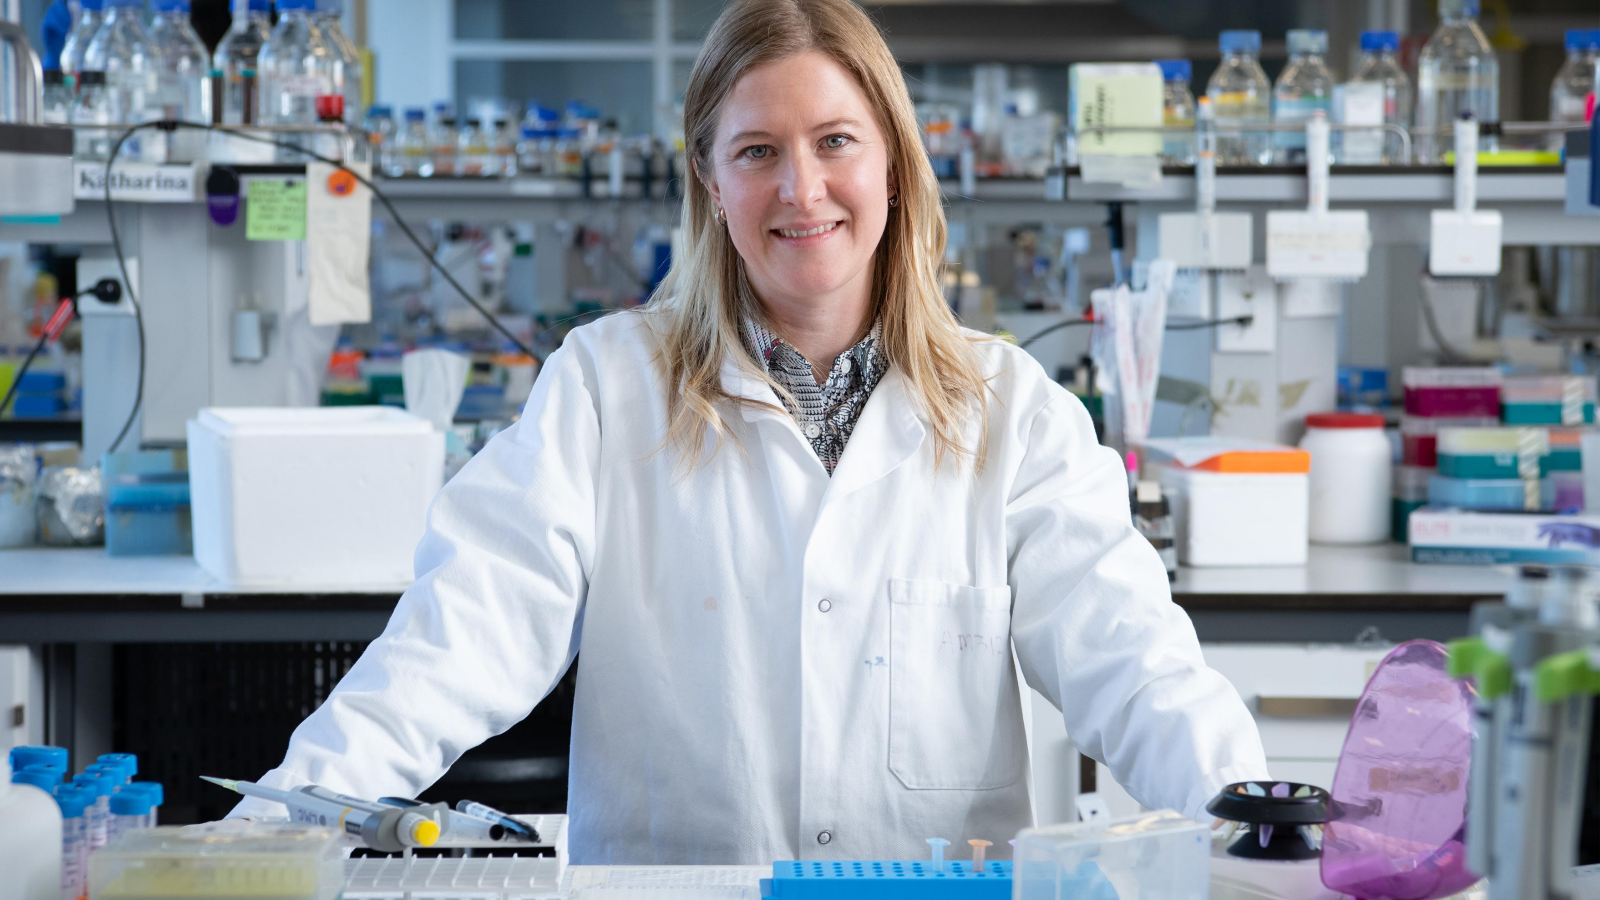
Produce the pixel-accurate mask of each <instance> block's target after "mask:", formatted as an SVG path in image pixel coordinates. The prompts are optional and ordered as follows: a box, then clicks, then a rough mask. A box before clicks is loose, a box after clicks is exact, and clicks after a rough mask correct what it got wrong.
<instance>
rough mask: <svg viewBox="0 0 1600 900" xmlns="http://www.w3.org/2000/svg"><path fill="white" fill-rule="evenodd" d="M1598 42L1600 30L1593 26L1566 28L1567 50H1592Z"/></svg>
mask: <svg viewBox="0 0 1600 900" xmlns="http://www.w3.org/2000/svg"><path fill="white" fill-rule="evenodd" d="M1596 44H1600V30H1597V29H1594V28H1568V29H1567V52H1568V53H1571V52H1572V51H1574V50H1592V49H1594V47H1595V46H1596Z"/></svg>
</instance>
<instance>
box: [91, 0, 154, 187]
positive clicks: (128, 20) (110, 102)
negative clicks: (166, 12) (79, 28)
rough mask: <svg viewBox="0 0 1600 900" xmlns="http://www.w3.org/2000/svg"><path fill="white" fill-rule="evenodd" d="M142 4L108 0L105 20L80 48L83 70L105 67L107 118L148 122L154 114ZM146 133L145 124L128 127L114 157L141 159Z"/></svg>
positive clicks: (141, 1) (151, 65) (150, 59)
mask: <svg viewBox="0 0 1600 900" xmlns="http://www.w3.org/2000/svg"><path fill="white" fill-rule="evenodd" d="M143 7H144V0H109V2H108V3H107V4H106V11H105V21H104V22H103V23H102V24H101V26H100V30H99V31H97V32H95V36H94V38H93V39H92V40H90V41H89V47H88V49H87V50H85V51H84V54H83V68H84V71H86V72H88V71H95V72H104V73H105V95H106V111H107V121H108V122H114V123H119V124H131V123H134V122H148V121H150V120H151V119H153V118H155V117H157V116H158V115H159V114H160V110H159V108H157V109H152V103H151V101H152V100H154V98H155V94H156V65H157V64H156V60H155V56H154V53H153V50H152V48H151V46H150V35H149V33H148V32H146V31H145V29H144V18H143ZM147 136H148V135H147V130H143V131H136V132H134V133H133V134H132V135H131V136H129V137H128V139H127V140H126V141H124V142H123V144H122V150H121V151H120V152H119V153H118V154H117V159H118V160H119V161H122V162H144V161H146V159H145V157H146V144H147V143H153V142H147V141H146V140H145V138H146V137H147ZM118 137H120V135H118ZM112 143H113V144H114V143H115V138H113V139H112ZM107 152H108V153H109V148H108V151H107ZM152 155H153V154H152ZM152 161H153V160H152Z"/></svg>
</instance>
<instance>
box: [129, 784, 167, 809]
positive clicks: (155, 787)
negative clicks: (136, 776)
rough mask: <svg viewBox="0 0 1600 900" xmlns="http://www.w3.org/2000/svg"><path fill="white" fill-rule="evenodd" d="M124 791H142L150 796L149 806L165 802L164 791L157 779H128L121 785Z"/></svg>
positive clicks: (165, 795)
mask: <svg viewBox="0 0 1600 900" xmlns="http://www.w3.org/2000/svg"><path fill="white" fill-rule="evenodd" d="M122 789H123V790H124V791H143V792H144V793H145V794H146V795H148V796H149V797H150V805H151V806H160V805H161V804H163V803H165V802H167V794H166V791H163V790H162V789H161V782H159V781H130V782H128V783H127V784H125V785H123V786H122Z"/></svg>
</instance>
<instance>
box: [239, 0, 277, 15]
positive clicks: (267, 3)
mask: <svg viewBox="0 0 1600 900" xmlns="http://www.w3.org/2000/svg"><path fill="white" fill-rule="evenodd" d="M245 8H246V9H247V10H249V11H250V12H264V13H269V12H272V0H250V3H249V5H248V6H246V7H245Z"/></svg>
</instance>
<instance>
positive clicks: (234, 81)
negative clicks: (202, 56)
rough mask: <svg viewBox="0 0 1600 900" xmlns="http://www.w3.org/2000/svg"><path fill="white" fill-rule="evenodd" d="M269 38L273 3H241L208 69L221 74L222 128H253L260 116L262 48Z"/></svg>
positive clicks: (250, 0)
mask: <svg viewBox="0 0 1600 900" xmlns="http://www.w3.org/2000/svg"><path fill="white" fill-rule="evenodd" d="M271 36H272V0H244V4H243V8H242V9H240V10H239V12H238V13H236V14H235V15H234V17H233V27H232V28H230V29H228V33H227V34H226V35H224V36H223V38H222V42H221V43H219V44H217V52H216V54H215V55H214V56H213V57H212V61H211V67H212V68H214V69H217V70H219V71H220V72H222V77H223V79H224V81H223V91H222V124H224V125H253V124H255V123H256V122H258V121H260V116H261V79H260V76H259V68H258V67H259V66H260V60H261V48H262V46H263V45H265V44H266V43H267V39H268V38H269V37H271Z"/></svg>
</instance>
